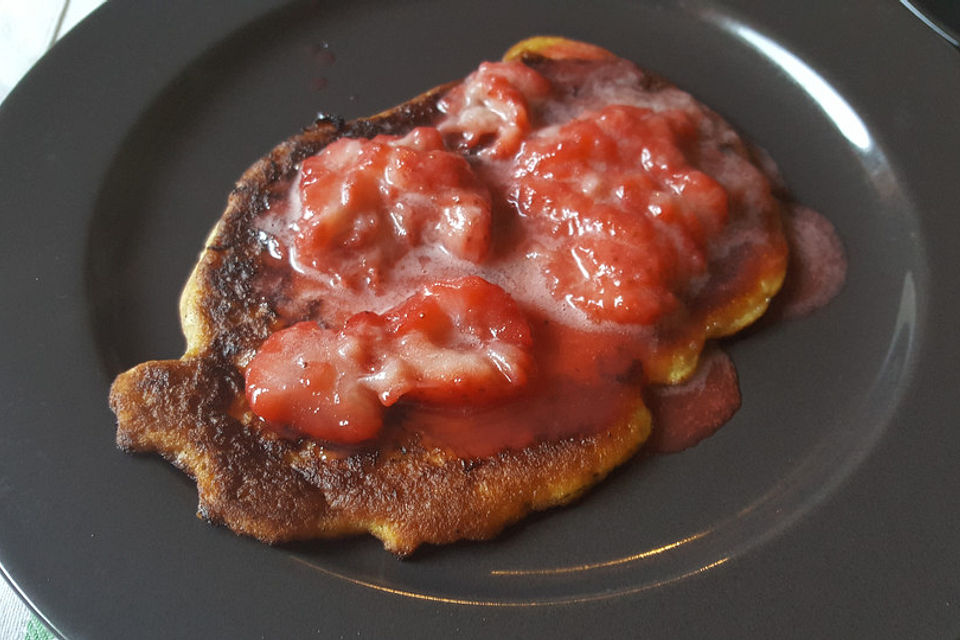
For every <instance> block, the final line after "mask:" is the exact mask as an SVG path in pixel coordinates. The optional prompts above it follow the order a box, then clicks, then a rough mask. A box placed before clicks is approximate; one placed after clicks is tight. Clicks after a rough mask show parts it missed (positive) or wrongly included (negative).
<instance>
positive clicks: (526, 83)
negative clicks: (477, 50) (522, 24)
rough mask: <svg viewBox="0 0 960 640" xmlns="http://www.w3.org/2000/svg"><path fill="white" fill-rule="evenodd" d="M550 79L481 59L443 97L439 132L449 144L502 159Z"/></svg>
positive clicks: (525, 129)
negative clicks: (478, 63) (465, 76)
mask: <svg viewBox="0 0 960 640" xmlns="http://www.w3.org/2000/svg"><path fill="white" fill-rule="evenodd" d="M550 90H551V87H550V81H549V80H547V79H546V78H544V77H543V76H542V75H540V74H539V73H537V72H536V71H534V70H533V69H531V68H530V67H528V66H526V65H525V64H522V63H520V62H484V63H483V64H481V65H480V68H479V69H477V70H476V71H474V72H473V73H472V74H470V76H468V77H467V79H466V80H465V81H464V82H463V84H461V85H459V86H457V87H456V88H454V89H453V90H452V91H450V93H448V94H447V95H446V96H444V97H443V99H442V100H441V101H440V104H439V107H440V110H441V111H442V112H444V113H445V114H447V116H448V117H447V119H446V120H445V121H444V122H443V124H442V125H441V129H440V130H441V132H442V133H443V134H444V135H445V136H446V137H447V140H448V142H449V144H450V146H451V147H452V148H456V149H461V150H464V151H469V150H474V151H479V152H480V153H481V154H484V155H488V156H490V157H493V158H506V157H510V156H512V155H513V154H515V153H516V152H517V151H518V150H519V149H520V144H521V142H523V139H524V137H526V135H527V134H528V133H529V132H530V130H531V128H532V120H533V115H532V110H533V107H534V106H535V104H536V102H537V101H538V100H542V99H544V98H546V97H547V96H549V95H550Z"/></svg>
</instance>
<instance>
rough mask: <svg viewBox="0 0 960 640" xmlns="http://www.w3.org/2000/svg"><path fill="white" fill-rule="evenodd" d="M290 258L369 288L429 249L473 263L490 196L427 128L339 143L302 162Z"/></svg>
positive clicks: (484, 232)
mask: <svg viewBox="0 0 960 640" xmlns="http://www.w3.org/2000/svg"><path fill="white" fill-rule="evenodd" d="M300 197H301V200H302V203H303V215H302V216H301V217H300V219H299V220H297V221H296V223H294V227H293V229H294V231H295V242H294V244H295V249H296V260H297V262H298V263H299V264H300V265H301V266H302V267H304V268H305V269H312V270H314V271H316V272H318V274H319V275H320V276H322V277H325V278H327V279H329V280H330V281H331V282H332V283H333V284H336V285H346V286H348V287H352V288H358V289H359V288H364V287H368V286H369V287H373V288H374V289H376V288H377V286H378V285H379V284H380V282H381V281H382V280H383V279H384V277H385V275H386V273H387V272H388V270H389V268H390V267H391V266H393V265H394V264H395V263H396V261H397V260H399V259H400V258H401V257H402V256H403V255H404V254H406V253H407V252H409V251H411V250H412V249H415V248H417V247H419V246H423V245H434V246H438V247H440V248H441V249H443V250H445V251H446V252H447V253H449V254H451V255H453V256H454V257H457V258H460V259H463V260H470V261H473V262H479V261H481V260H483V258H484V257H485V256H486V254H487V252H488V250H489V247H490V195H489V192H488V190H487V188H486V187H485V186H484V185H483V184H482V183H481V182H480V181H478V180H477V178H476V176H475V175H474V174H473V171H472V170H471V168H470V165H469V164H468V163H467V161H466V160H464V159H463V158H461V157H460V156H458V155H456V154H453V153H450V152H448V151H446V150H445V149H444V146H443V140H442V138H441V136H440V134H439V133H438V132H437V130H436V129H433V128H430V127H421V128H418V129H414V130H413V131H412V132H411V133H409V134H408V135H407V136H405V137H403V138H399V137H397V136H388V135H380V136H377V137H375V138H373V139H372V140H364V139H353V138H344V139H341V140H338V141H336V142H334V143H332V144H330V145H329V146H327V147H326V148H325V149H324V150H323V151H322V152H320V153H319V154H317V155H315V156H312V157H310V158H307V159H306V160H304V161H303V166H302V168H301V175H300Z"/></svg>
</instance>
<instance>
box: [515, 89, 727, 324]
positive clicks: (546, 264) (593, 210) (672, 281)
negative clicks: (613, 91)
mask: <svg viewBox="0 0 960 640" xmlns="http://www.w3.org/2000/svg"><path fill="white" fill-rule="evenodd" d="M695 135H696V126H695V124H694V122H693V121H692V120H691V119H690V117H689V116H688V115H687V114H685V113H683V112H679V111H666V112H661V113H655V112H652V111H650V110H648V109H641V108H637V107H629V106H611V107H606V108H604V109H603V110H601V111H598V112H587V113H584V114H583V115H581V116H580V117H579V118H577V119H575V120H573V121H571V122H570V123H568V124H566V125H564V126H562V127H557V128H549V129H544V130H543V133H541V134H538V135H537V136H536V137H534V138H532V139H530V140H529V141H527V142H526V143H525V144H524V147H523V150H522V151H521V153H520V154H519V156H518V157H517V170H516V173H515V176H514V181H513V184H512V186H511V188H510V196H509V197H510V200H511V201H512V202H513V203H514V204H515V206H516V207H517V209H518V211H519V213H520V214H521V218H522V220H523V221H524V224H526V225H528V226H529V227H530V228H531V229H532V230H533V232H534V234H541V235H545V236H546V237H547V238H548V239H547V240H544V241H543V242H541V245H540V246H539V247H537V248H535V250H534V252H533V253H534V255H535V256H536V257H537V259H538V260H540V262H541V267H542V269H543V270H544V272H545V274H546V275H547V276H548V283H549V286H550V287H551V291H552V293H553V295H554V296H555V297H557V298H558V299H561V300H566V301H568V302H569V303H570V304H571V305H573V306H574V307H576V308H578V309H580V310H582V311H583V312H585V313H586V314H587V315H588V316H589V317H590V318H592V319H593V320H595V321H598V322H599V321H605V320H611V321H614V322H620V323H633V324H654V323H656V322H657V321H658V320H659V319H660V318H661V317H662V316H663V315H665V314H667V313H670V312H671V311H673V310H674V309H675V308H676V306H677V304H678V295H679V294H681V293H683V292H684V290H685V287H687V286H688V285H689V284H690V282H691V281H693V280H694V279H695V278H697V277H698V276H702V275H703V274H704V273H705V269H706V266H707V258H708V250H709V246H708V245H709V241H710V239H711V238H712V237H714V236H716V235H717V234H718V233H719V232H720V231H721V230H722V229H723V227H724V225H725V223H726V219H727V194H726V191H725V190H724V189H723V187H722V186H720V184H718V183H717V182H716V181H715V180H713V179H712V178H710V177H709V176H707V175H706V174H704V173H702V172H700V171H698V170H697V169H696V168H694V167H693V166H691V164H690V162H689V161H688V158H687V155H688V153H691V152H688V148H689V147H691V145H692V142H693V139H694V138H695Z"/></svg>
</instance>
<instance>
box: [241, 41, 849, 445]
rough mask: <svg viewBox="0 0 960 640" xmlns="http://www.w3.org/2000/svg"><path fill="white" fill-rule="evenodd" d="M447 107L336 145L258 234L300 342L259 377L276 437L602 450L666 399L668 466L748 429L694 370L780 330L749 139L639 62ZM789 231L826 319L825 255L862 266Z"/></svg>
mask: <svg viewBox="0 0 960 640" xmlns="http://www.w3.org/2000/svg"><path fill="white" fill-rule="evenodd" d="M439 109H440V113H439V114H438V117H437V121H436V122H435V123H434V126H432V127H420V128H417V129H413V130H412V131H411V132H410V133H408V134H407V135H405V136H385V135H381V136H377V137H376V138H373V139H371V140H365V139H341V140H338V141H336V142H334V143H332V144H330V145H329V146H328V147H326V148H325V149H324V150H323V151H321V152H320V153H319V154H317V155H316V156H313V157H311V158H308V159H306V160H305V161H304V162H303V163H302V166H301V169H300V175H299V176H298V178H297V179H296V180H295V181H294V182H293V183H291V185H290V188H289V194H290V195H289V198H288V200H287V201H286V202H285V203H283V204H282V205H280V206H275V207H274V208H273V209H272V210H270V211H268V212H267V213H266V214H265V215H264V217H263V218H262V219H261V220H259V221H258V228H259V233H260V239H261V244H262V246H263V256H264V259H263V269H262V273H261V274H260V286H261V287H262V289H263V290H264V291H271V292H280V293H279V295H277V294H274V295H273V296H272V300H274V301H275V304H274V306H275V307H276V309H275V310H276V311H277V313H278V314H279V317H280V325H281V327H287V328H281V329H280V330H279V331H277V333H275V334H274V335H273V336H271V337H270V338H269V339H268V340H267V341H266V342H265V343H264V345H263V346H262V347H261V349H260V351H259V352H258V353H257V354H256V355H255V356H254V357H253V359H252V360H251V361H250V362H249V364H248V366H247V368H246V381H247V397H248V400H249V403H250V406H251V408H252V410H253V411H254V413H256V414H257V415H259V416H260V417H261V418H263V424H264V427H265V428H268V429H272V430H275V431H277V432H280V433H282V434H284V435H288V436H291V437H310V438H316V439H319V440H321V441H324V442H326V443H327V444H328V445H330V446H333V447H334V448H336V446H338V445H340V446H343V445H349V446H357V445H359V446H388V444H387V443H389V442H391V441H393V440H392V438H393V437H395V436H396V435H397V434H401V436H402V437H405V436H403V435H402V434H407V435H410V434H413V436H414V437H415V438H419V440H420V442H421V443H422V444H423V445H424V446H427V447H441V448H445V449H448V450H450V451H453V452H454V453H456V454H457V455H459V456H461V457H464V458H471V457H484V456H490V455H494V454H496V453H498V452H501V451H504V450H507V449H515V450H516V449H523V448H525V447H529V446H531V445H534V444H536V443H538V442H543V441H556V440H560V439H565V438H571V437H578V436H588V435H591V434H594V433H597V432H599V431H601V430H603V429H608V428H612V427H615V426H617V425H620V424H623V423H624V421H627V420H632V419H635V416H636V415H637V412H638V411H641V410H642V408H643V404H644V401H645V402H646V404H647V405H649V407H650V409H651V411H652V413H653V418H654V435H653V436H652V438H651V441H650V442H651V445H650V446H651V447H652V448H653V449H655V450H659V451H676V450H680V449H682V448H685V447H688V446H692V445H693V444H696V442H698V441H699V440H701V439H702V438H704V437H706V436H707V435H709V434H710V433H712V432H713V431H715V430H716V429H717V428H718V427H719V426H720V425H721V424H723V423H724V422H726V421H727V420H729V418H730V417H731V416H732V415H733V413H734V412H735V411H736V409H737V407H738V406H739V402H740V396H739V389H738V388H737V382H736V371H735V370H734V368H733V365H732V363H731V362H730V360H729V359H728V358H727V357H726V356H725V355H724V354H722V352H720V351H719V350H717V349H715V348H710V349H709V350H708V351H707V352H706V355H705V356H704V357H703V358H702V359H701V367H700V368H699V370H697V371H696V373H694V369H695V368H696V366H697V361H698V357H699V355H700V351H701V350H702V349H703V347H704V344H705V342H706V341H707V340H708V339H710V338H715V337H721V336H723V335H728V334H730V333H733V332H735V331H737V330H739V329H740V328H742V327H743V326H745V325H746V324H749V323H750V322H752V321H754V320H755V319H756V318H757V317H759V315H760V314H762V313H763V311H764V310H765V309H766V305H767V302H768V301H769V299H770V297H771V296H773V295H774V294H775V293H776V291H777V289H779V287H780V283H781V281H782V280H783V277H784V272H785V270H786V265H787V260H788V247H787V237H786V236H785V235H784V232H783V225H782V222H781V221H782V218H783V215H784V210H785V205H784V204H783V203H782V202H781V201H779V200H778V199H777V198H776V197H775V195H774V193H773V192H774V190H773V189H772V188H771V183H770V181H769V180H768V178H767V176H766V175H765V174H764V173H763V171H761V170H760V169H759V168H757V167H756V166H755V164H754V163H753V162H752V160H751V159H750V155H749V154H748V152H747V151H746V147H745V145H744V144H743V143H742V141H741V140H740V139H739V138H738V137H737V135H736V134H735V133H734V132H733V131H732V130H731V129H730V128H729V127H728V126H727V125H726V124H725V123H723V122H722V121H721V120H720V119H719V118H718V117H716V116H715V115H714V114H712V113H711V112H709V111H708V110H706V109H705V108H704V107H702V106H701V105H700V104H699V103H697V102H696V101H695V100H694V99H693V98H691V97H690V96H689V95H688V94H686V93H684V92H682V91H680V90H678V89H675V88H672V87H664V86H662V85H659V84H657V83H656V82H653V81H651V79H650V78H648V77H647V76H645V75H644V74H643V72H641V71H640V70H638V69H637V68H636V67H635V66H633V65H632V64H630V63H628V62H626V61H623V60H620V59H617V58H604V59H601V60H594V61H582V60H562V61H549V62H546V63H542V64H539V65H537V66H536V67H535V68H534V67H531V66H527V65H525V64H522V63H520V62H501V63H485V64H483V65H481V66H480V68H479V69H478V70H477V71H476V72H474V73H473V74H471V75H470V76H469V77H467V78H466V80H464V82H463V83H461V84H460V85H458V86H457V87H455V88H454V89H452V90H451V91H450V92H448V93H447V95H446V96H445V97H444V98H442V99H441V101H440V103H439ZM804 211H807V210H804ZM790 216H791V217H790V218H789V222H791V223H793V222H797V224H791V225H790V226H788V230H789V231H790V234H791V235H790V236H789V237H790V238H794V239H795V238H800V239H801V240H802V241H803V242H805V243H806V245H805V246H807V248H806V249H804V250H803V251H802V252H801V253H800V254H799V255H800V256H801V257H800V258H799V259H796V260H793V261H792V262H791V264H790V269H791V270H793V271H797V272H798V275H796V276H791V277H792V279H793V281H794V282H797V283H799V284H798V285H797V288H798V290H803V291H805V292H807V293H806V298H807V299H808V300H812V301H813V302H812V303H811V304H807V305H806V307H803V309H801V310H808V308H811V307H814V306H817V305H819V304H823V302H825V300H826V299H829V297H830V296H832V295H833V293H834V292H835V291H836V290H837V289H839V286H840V283H842V280H843V271H844V270H843V266H844V264H845V262H844V260H843V255H842V248H839V249H837V250H835V251H833V252H832V253H830V254H829V255H830V256H832V258H831V259H832V263H831V264H832V265H833V267H832V268H831V269H828V271H829V273H828V274H827V275H828V276H829V278H832V280H830V281H829V282H827V280H828V277H827V276H824V277H819V276H817V277H814V278H813V279H811V278H808V277H806V276H804V275H803V273H804V272H806V271H810V272H812V267H811V265H810V263H809V261H808V257H815V256H817V255H821V254H820V253H818V252H817V251H816V250H815V249H814V248H811V247H816V246H829V247H834V248H837V247H840V245H839V242H838V241H837V240H836V237H835V235H834V234H833V231H832V227H830V225H829V223H828V222H826V221H825V220H824V219H823V218H820V217H819V216H817V214H815V213H813V212H810V213H809V214H806V213H803V214H795V213H791V214H790ZM825 283H826V284H825ZM830 287H832V289H830ZM810 290H814V293H810ZM819 294H823V295H819ZM818 295H819V297H818ZM678 383H679V384H678ZM391 434H392V435H391Z"/></svg>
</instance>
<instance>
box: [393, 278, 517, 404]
mask: <svg viewBox="0 0 960 640" xmlns="http://www.w3.org/2000/svg"><path fill="white" fill-rule="evenodd" d="M386 318H387V320H388V322H389V323H390V328H391V331H392V332H393V333H394V334H395V335H396V337H397V340H396V343H397V345H398V346H397V350H398V352H399V353H400V354H401V358H402V359H403V360H404V361H406V362H408V363H409V365H410V367H411V370H412V375H413V377H414V378H415V379H416V380H417V384H416V385H415V387H414V388H412V389H410V391H408V392H407V396H408V397H409V398H412V399H416V400H422V401H427V402H456V403H463V404H480V403H485V402H490V401H492V400H498V399H501V398H503V397H504V396H508V395H513V394H514V393H516V392H517V391H518V390H519V389H520V388H522V387H523V386H524V385H525V384H526V382H527V378H528V376H529V374H530V370H531V368H532V366H533V359H532V356H531V353H530V348H531V344H532V340H531V337H530V327H529V325H528V324H527V319H526V317H525V316H524V314H523V312H522V311H521V310H520V308H519V307H518V306H517V303H516V302H515V301H514V300H513V298H511V297H510V295H509V294H507V292H506V291H504V290H503V289H501V288H500V287H498V286H496V285H493V284H490V283H489V282H487V281H486V280H484V279H482V278H479V277H476V276H469V277H465V278H460V279H458V280H454V281H451V282H441V283H437V284H434V285H432V286H430V287H427V288H426V289H424V291H423V293H421V294H419V295H417V296H414V297H412V298H410V299H409V300H407V301H406V302H405V303H403V304H402V305H400V306H398V307H396V308H395V309H393V310H392V311H391V312H389V313H388V314H387V315H386ZM390 395H393V394H390Z"/></svg>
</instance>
